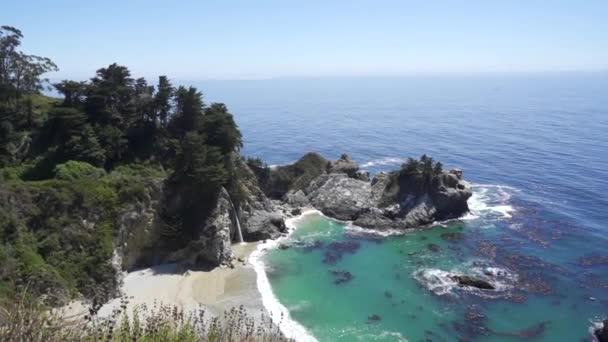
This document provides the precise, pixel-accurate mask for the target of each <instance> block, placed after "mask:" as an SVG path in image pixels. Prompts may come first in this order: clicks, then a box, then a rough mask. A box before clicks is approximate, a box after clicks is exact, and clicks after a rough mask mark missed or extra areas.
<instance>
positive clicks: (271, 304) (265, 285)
mask: <svg viewBox="0 0 608 342" xmlns="http://www.w3.org/2000/svg"><path fill="white" fill-rule="evenodd" d="M311 214H317V215H323V213H321V212H320V211H319V210H317V209H314V208H303V210H302V213H301V214H300V215H298V216H294V217H291V218H288V219H286V220H285V225H286V226H287V228H288V232H287V234H285V235H283V236H281V237H280V238H278V239H275V240H267V241H265V242H263V243H261V244H258V246H257V248H256V250H255V251H253V253H251V255H250V256H249V260H248V264H250V265H252V266H253V268H254V269H255V272H256V275H257V281H256V283H257V291H258V292H259V293H260V295H261V296H262V298H261V299H262V303H263V306H264V309H265V310H266V312H268V314H269V315H270V318H271V319H272V322H273V323H274V324H275V325H277V326H278V327H279V329H280V330H281V333H282V334H283V335H284V336H286V337H288V338H293V339H295V340H296V341H298V342H314V341H317V339H316V338H315V337H314V336H313V335H312V334H311V333H310V332H308V330H307V329H306V328H305V327H303V326H302V325H300V324H299V323H298V322H296V321H294V320H292V319H291V317H290V314H289V310H287V308H286V307H285V306H284V305H283V304H281V302H280V301H279V300H278V299H277V298H276V296H275V295H274V292H273V291H272V287H271V285H270V281H269V280H268V276H267V275H266V269H265V267H266V264H265V263H264V261H263V260H262V257H263V255H264V253H265V252H266V251H267V250H269V249H274V248H276V247H277V246H278V245H279V244H280V243H281V241H283V240H285V239H287V238H289V236H290V235H291V234H292V233H293V232H294V231H295V230H296V228H297V226H296V223H297V222H298V221H299V220H301V219H302V218H304V217H305V216H307V215H311Z"/></svg>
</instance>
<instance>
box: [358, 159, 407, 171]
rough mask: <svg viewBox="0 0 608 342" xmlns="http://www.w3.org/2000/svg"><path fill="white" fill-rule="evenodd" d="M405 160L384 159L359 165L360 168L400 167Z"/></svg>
mask: <svg viewBox="0 0 608 342" xmlns="http://www.w3.org/2000/svg"><path fill="white" fill-rule="evenodd" d="M405 161H406V160H405V159H403V158H395V157H384V158H379V159H372V160H370V161H368V162H367V163H364V164H362V165H361V167H362V168H367V167H373V166H387V165H401V164H403V163H404V162H405Z"/></svg>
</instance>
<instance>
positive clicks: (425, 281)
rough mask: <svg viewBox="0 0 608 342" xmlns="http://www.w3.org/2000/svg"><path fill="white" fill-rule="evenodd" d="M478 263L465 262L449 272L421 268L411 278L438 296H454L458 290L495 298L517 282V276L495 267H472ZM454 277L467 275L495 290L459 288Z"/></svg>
mask: <svg viewBox="0 0 608 342" xmlns="http://www.w3.org/2000/svg"><path fill="white" fill-rule="evenodd" d="M479 263H480V262H479V261H471V262H467V263H465V264H463V265H460V266H458V267H455V268H454V269H451V270H449V271H445V270H441V269H437V268H422V269H419V270H417V271H415V272H414V273H413V274H412V276H413V277H414V279H416V280H417V281H418V282H419V283H420V284H422V285H423V286H424V287H426V288H427V289H428V290H429V291H431V292H432V293H434V294H436V295H439V296H442V295H446V294H451V295H456V292H455V290H458V291H462V292H469V293H473V294H476V295H478V296H481V297H487V298H496V297H499V296H501V295H502V294H503V293H504V292H505V291H507V290H509V289H511V288H512V287H513V284H514V283H515V282H517V279H518V276H517V274H515V273H513V272H510V271H509V270H507V269H504V268H500V267H495V266H473V265H475V264H479ZM456 275H459V276H462V275H468V276H473V277H475V278H477V279H482V280H485V281H488V282H490V283H491V284H492V285H493V286H494V287H495V289H494V290H482V289H477V288H475V287H470V286H459V285H458V282H457V281H456V280H454V279H452V278H453V277H454V276H456Z"/></svg>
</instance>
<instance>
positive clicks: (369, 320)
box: [367, 314, 382, 324]
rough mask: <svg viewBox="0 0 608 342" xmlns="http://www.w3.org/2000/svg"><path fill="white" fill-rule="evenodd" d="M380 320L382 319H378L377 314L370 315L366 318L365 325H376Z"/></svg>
mask: <svg viewBox="0 0 608 342" xmlns="http://www.w3.org/2000/svg"><path fill="white" fill-rule="evenodd" d="M381 320H382V317H380V315H377V314H372V315H369V316H367V324H373V323H378V322H380V321H381Z"/></svg>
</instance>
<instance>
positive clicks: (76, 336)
mask: <svg viewBox="0 0 608 342" xmlns="http://www.w3.org/2000/svg"><path fill="white" fill-rule="evenodd" d="M127 304H128V302H127V300H126V299H122V300H121V305H120V306H119V308H117V309H116V310H114V311H113V312H112V314H111V315H110V317H108V318H104V319H97V318H94V316H86V317H85V319H74V318H69V317H62V316H60V315H58V314H57V313H55V312H53V311H50V310H48V309H47V308H46V307H45V306H44V305H43V304H42V301H40V300H32V299H31V298H28V297H27V296H26V295H22V296H19V297H18V298H15V299H14V300H12V301H9V302H6V303H2V305H0V341H34V342H36V341H45V342H46V341H49V342H55V341H57V342H58V341H121V342H122V341H125V342H126V341H159V342H160V341H175V342H178V341H179V342H195V341H213V342H236V341H248V342H282V341H291V340H290V339H288V338H286V337H284V336H283V335H282V334H281V332H280V331H279V329H278V326H277V325H275V324H273V323H272V321H271V320H270V318H269V317H267V316H265V315H264V314H263V313H261V314H260V317H259V319H254V318H253V317H252V316H251V315H249V314H248V313H247V312H246V311H245V309H244V308H243V307H242V306H241V307H239V308H232V309H230V310H227V311H226V312H224V314H223V315H222V316H221V317H207V314H206V311H205V310H204V309H203V308H202V307H199V308H197V309H194V310H189V311H185V310H183V309H182V308H181V307H178V306H173V305H163V304H154V305H153V306H152V307H148V306H145V305H143V306H140V307H138V308H135V309H134V310H133V311H132V313H130V314H128V313H127V312H125V309H126V307H127Z"/></svg>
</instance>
